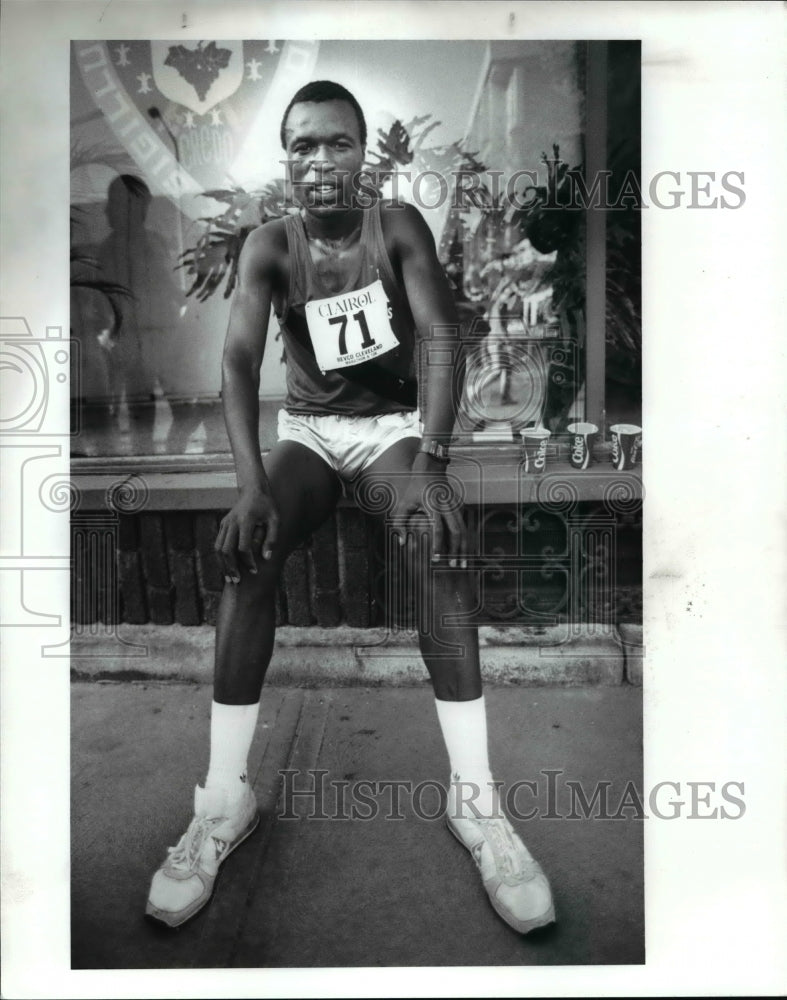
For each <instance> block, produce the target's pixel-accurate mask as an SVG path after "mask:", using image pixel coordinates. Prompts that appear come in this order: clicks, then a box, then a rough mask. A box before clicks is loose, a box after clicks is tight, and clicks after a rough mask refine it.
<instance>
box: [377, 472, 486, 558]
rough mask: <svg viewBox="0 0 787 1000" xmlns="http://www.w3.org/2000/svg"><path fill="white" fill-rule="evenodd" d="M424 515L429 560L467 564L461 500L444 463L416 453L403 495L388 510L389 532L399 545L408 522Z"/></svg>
mask: <svg viewBox="0 0 787 1000" xmlns="http://www.w3.org/2000/svg"><path fill="white" fill-rule="evenodd" d="M418 515H421V517H423V516H426V518H427V519H428V521H429V526H430V529H431V535H432V561H433V562H439V561H441V560H443V559H445V558H447V559H448V560H449V565H450V566H461V567H462V568H463V569H466V568H467V529H466V527H465V522H464V518H463V517H462V503H461V500H460V498H459V497H458V496H457V494H456V490H455V488H454V485H453V483H452V481H451V479H450V477H449V476H447V475H446V470H445V466H444V465H443V464H442V463H438V462H435V461H434V460H432V459H430V458H429V456H427V455H423V454H419V455H417V456H416V459H415V461H414V462H413V467H412V470H411V473H410V479H409V482H408V484H407V488H406V489H405V492H404V495H403V496H402V497H401V498H400V499H399V500H398V502H397V503H396V506H395V507H394V509H393V511H392V512H391V519H392V521H393V525H394V527H393V533H394V536H395V537H396V538H397V539H398V541H399V544H400V545H405V544H406V542H407V534H408V531H410V530H413V528H414V527H415V525H414V524H412V523H411V522H412V521H413V520H415V519H416V518H417V517H418Z"/></svg>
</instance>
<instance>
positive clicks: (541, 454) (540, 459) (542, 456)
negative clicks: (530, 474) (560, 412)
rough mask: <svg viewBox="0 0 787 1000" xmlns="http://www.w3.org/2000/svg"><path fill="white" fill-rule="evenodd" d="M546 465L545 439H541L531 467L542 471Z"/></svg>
mask: <svg viewBox="0 0 787 1000" xmlns="http://www.w3.org/2000/svg"><path fill="white" fill-rule="evenodd" d="M546 464H547V439H546V438H542V439H541V443H540V444H539V446H538V452H537V453H536V457H535V459H534V460H533V465H534V466H535V467H536V468H537V469H543V468H544V466H545V465H546Z"/></svg>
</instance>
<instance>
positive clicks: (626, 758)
mask: <svg viewBox="0 0 787 1000" xmlns="http://www.w3.org/2000/svg"><path fill="white" fill-rule="evenodd" d="M72 693H73V702H72V782H73V788H72V822H71V833H72V966H73V968H75V969H88V968H90V969H100V968H190V967H197V968H233V967H247V968H265V967H267V968H271V967H281V968H284V967H301V968H307V967H335V966H348V967H368V966H487V965H491V966H500V965H506V966H527V965H574V964H597V963H598V964H632V963H642V962H644V958H645V956H644V924H643V883H644V876H643V823H642V821H641V820H637V819H632V818H631V811H630V810H629V811H626V812H623V813H622V814H623V817H624V818H619V819H598V818H592V817H591V818H574V819H568V818H565V817H567V816H568V815H569V814H570V813H571V811H572V802H571V796H570V794H569V786H568V785H567V784H566V782H567V781H575V782H579V783H581V785H582V789H583V791H584V793H585V795H586V797H587V798H590V797H591V794H592V792H593V789H594V788H595V786H596V785H597V783H598V782H600V781H606V782H611V786H610V791H609V812H610V813H611V814H614V813H615V812H616V811H620V812H622V810H619V805H620V802H621V799H622V797H623V796H624V792H625V789H626V786H627V784H628V783H629V782H633V783H634V785H635V786H636V788H637V789H639V790H640V792H641V788H642V750H641V737H642V714H641V689H638V688H635V687H631V686H629V685H625V684H623V685H615V686H604V685H601V686H592V687H573V688H558V687H542V688H532V687H511V686H490V685H487V687H486V697H487V704H488V711H489V724H490V725H489V728H490V743H491V756H492V765H493V770H494V773H495V776H496V778H498V780H501V781H503V782H505V783H506V786H510V785H511V784H512V783H513V782H515V781H517V780H522V779H529V780H531V781H535V782H536V783H537V785H536V791H537V796H534V795H533V794H532V792H531V791H528V790H527V789H523V790H522V794H521V795H520V796H519V797H518V798H517V800H516V804H517V805H518V807H519V809H520V810H521V811H522V813H525V812H527V811H529V810H530V809H532V808H534V807H538V812H539V818H535V819H530V820H524V819H515V826H516V827H517V829H518V830H519V832H520V833H521V835H522V837H523V839H524V840H525V842H526V843H527V844H528V846H529V847H530V849H531V850H532V852H533V854H534V855H535V856H536V857H537V858H538V859H539V860H540V861H541V863H542V865H543V867H544V869H545V870H546V872H547V873H548V874H549V876H550V879H551V882H552V886H553V891H554V895H555V902H556V908H557V916H558V923H557V925H556V926H554V927H552V928H547V929H545V930H543V931H538V932H536V933H535V934H533V935H530V936H528V937H521V936H520V935H518V934H516V933H515V932H514V931H512V930H511V929H510V928H509V927H507V926H506V925H505V924H504V923H503V922H502V921H501V920H500V919H499V918H498V917H497V915H496V914H495V913H494V911H493V910H492V908H491V906H490V905H489V902H488V899H487V897H486V894H485V892H484V890H483V887H482V885H481V881H480V878H479V876H478V873H477V871H476V868H475V866H474V864H473V862H472V859H471V858H470V856H469V854H467V852H465V851H464V850H463V848H462V847H461V846H460V845H459V844H457V843H456V841H455V840H454V839H453V838H452V837H451V835H450V834H449V833H448V831H447V830H446V829H445V826H444V823H443V822H442V820H441V819H438V818H428V817H434V816H436V813H437V812H438V808H439V796H438V794H437V792H436V790H435V788H434V786H431V787H428V786H423V788H422V789H421V792H422V794H421V796H420V798H413V797H412V796H411V795H409V794H407V792H406V791H402V792H401V793H400V795H399V803H398V806H399V808H398V810H397V809H396V808H395V807H396V802H392V791H391V789H390V787H388V789H387V790H381V788H382V787H383V786H378V787H377V788H376V789H375V791H373V792H370V789H369V786H367V787H366V790H365V795H366V797H367V802H368V800H369V798H371V799H372V805H371V806H368V805H367V806H366V807H364V808H361V807H360V805H358V804H359V803H360V802H361V799H360V794H361V793H360V791H359V788H360V786H358V785H356V784H355V783H356V782H360V781H361V780H363V779H366V780H368V781H372V782H374V781H376V782H385V781H397V780H400V779H401V780H409V781H411V782H413V783H415V784H417V783H420V782H425V781H432V782H434V781H438V782H441V783H444V782H445V780H446V778H447V758H446V755H445V750H444V748H443V745H442V740H441V737H440V733H439V729H438V726H437V720H436V713H435V710H434V704H433V699H432V696H431V693H430V692H429V691H428V690H425V689H424V688H419V687H390V686H389V687H380V688H370V687H369V688H364V687H359V686H356V687H349V688H348V687H330V688H327V687H326V688H321V689H302V688H283V687H266V689H265V691H264V697H263V703H262V709H261V712H260V719H259V724H258V729H257V734H256V737H255V741H254V746H253V748H252V755H251V759H250V770H249V774H250V777H251V778H252V780H253V783H254V788H255V791H256V793H257V797H258V800H259V803H260V806H261V809H262V813H263V820H262V823H261V825H260V827H259V829H258V831H257V832H256V833H255V834H254V835H253V836H252V837H251V838H249V840H248V841H247V842H246V843H245V844H243V845H242V846H241V847H240V848H239V849H238V850H237V852H236V853H235V854H233V855H232V856H231V857H230V858H229V859H228V861H227V862H226V863H225V865H224V866H223V868H222V872H221V877H220V878H219V880H218V883H217V889H216V893H215V895H214V898H213V901H212V902H211V903H210V904H209V906H208V907H207V908H206V909H205V910H204V911H203V912H202V913H201V914H199V915H198V916H197V917H196V918H194V920H193V921H191V922H190V923H187V924H185V925H184V926H183V927H182V928H181V929H180V930H178V931H168V930H166V929H164V928H159V927H158V926H156V925H154V924H151V923H149V922H148V921H146V920H145V919H144V917H143V912H144V906H145V900H146V896H147V889H148V885H149V882H150V878H151V875H152V873H153V871H154V869H155V868H156V867H157V866H158V864H159V863H160V862H161V861H162V860H163V858H164V856H165V853H166V851H165V849H166V847H167V845H171V844H174V843H176V842H177V840H178V838H179V837H180V835H181V834H182V833H183V831H184V830H185V828H186V825H187V824H188V821H189V819H190V817H191V813H192V796H193V789H194V785H195V783H197V782H198V781H201V780H202V778H203V777H204V771H205V767H206V764H207V745H208V744H207V741H208V731H209V710H210V700H211V687H210V685H201V684H185V683H162V682H157V681H151V680H147V681H141V682H133V683H117V682H108V681H103V682H97V681H92V682H84V681H76V682H74V684H73V685H72ZM288 769H289V770H291V771H294V772H296V774H294V775H292V776H291V777H290V779H288V780H289V781H290V786H289V787H290V788H292V787H296V788H298V789H305V788H308V787H310V786H313V781H314V777H313V775H312V774H310V773H307V772H310V771H311V770H312V769H323V770H325V771H326V772H327V774H326V776H325V778H324V781H325V786H324V787H325V794H324V797H323V799H322V812H323V815H324V816H326V817H328V818H311V819H310V818H307V817H308V816H309V813H310V812H314V811H316V810H315V807H316V806H318V805H319V802H316V801H315V799H314V798H309V797H308V796H300V797H295V798H293V797H292V796H290V795H289V794H282V783H281V778H280V774H279V772H280V771H283V770H288ZM546 771H552V772H559V773H553V775H552V777H551V778H549V777H548V776H547V775H545V774H544V772H546ZM335 781H343V782H346V783H347V784H346V786H345V793H344V795H345V798H344V802H345V806H344V811H346V812H348V813H349V811H350V809H351V808H352V806H353V803H356V805H358V811H359V812H361V813H362V814H363V815H368V814H369V813H371V812H375V813H376V814H374V815H372V816H371V818H368V819H360V818H358V819H355V820H352V819H341V818H331V817H335V816H336V815H337V814H340V813H341V812H342V811H343V810H342V808H341V802H340V801H339V800H338V799H337V795H338V794H339V793H338V792H337V790H336V786H335V785H332V784H331V782H335ZM550 781H552V782H553V787H554V793H553V792H551V791H550V789H549V787H548V786H549V782H550ZM377 807H379V808H377ZM392 807H393V808H392ZM397 811H398V814H399V816H400V817H401V818H393V815H392V814H395V813H397ZM285 812H289V814H290V815H292V816H294V818H290V819H286V818H282V816H281V815H280V814H282V813H285ZM548 813H551V814H552V816H553V817H554V818H547V815H546V814H548Z"/></svg>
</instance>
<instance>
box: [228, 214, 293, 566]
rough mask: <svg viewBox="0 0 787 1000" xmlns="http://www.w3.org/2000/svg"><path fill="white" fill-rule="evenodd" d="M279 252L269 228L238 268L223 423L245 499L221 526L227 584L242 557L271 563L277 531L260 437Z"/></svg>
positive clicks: (250, 244)
mask: <svg viewBox="0 0 787 1000" xmlns="http://www.w3.org/2000/svg"><path fill="white" fill-rule="evenodd" d="M275 250H276V247H275V242H274V237H273V234H272V233H271V232H266V230H265V228H262V227H261V228H259V229H256V230H254V232H252V233H250V234H249V236H248V238H247V240H246V243H245V245H244V247H243V251H242V253H241V256H240V261H239V264H238V284H237V288H236V290H235V294H234V296H233V299H232V306H231V309H230V320H229V326H228V328H227V336H226V339H225V342H224V354H223V357H222V363H221V375H222V401H223V405H224V420H225V423H226V425H227V433H228V435H229V439H230V445H231V447H232V454H233V457H234V459H235V471H236V475H237V481H238V490H239V494H240V496H239V499H238V501H237V502H236V504H235V506H234V507H233V508H232V510H231V511H230V512H229V514H227V516H226V517H225V518H224V520H223V521H222V523H221V528H220V530H219V535H218V538H217V540H216V550H217V552H218V553H219V555H220V557H221V558H222V560H223V562H224V570H225V575H226V577H227V579H228V580H229V581H231V582H234V583H237V582H238V580H239V579H240V572H239V567H238V562H237V556H238V553H240V555H241V557H242V558H243V560H244V562H245V563H246V565H247V566H248V568H249V570H250V571H251V572H252V573H255V572H256V571H257V565H256V555H257V554H258V553H259V552H260V549H262V556H263V558H265V559H268V558H270V550H271V547H272V546H273V544H274V543H275V541H276V532H277V525H278V514H277V512H276V510H275V507H274V504H273V501H272V499H271V496H270V488H269V484H268V479H267V477H266V475H265V470H264V468H263V465H262V456H261V454H260V435H259V386H260V368H261V367H262V359H263V355H264V353H265V342H266V339H267V334H268V319H269V315H270V307H271V295H272V289H273V280H274V273H275V271H274V267H275V259H276V253H275ZM255 532H256V533H255Z"/></svg>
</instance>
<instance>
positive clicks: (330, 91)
mask: <svg viewBox="0 0 787 1000" xmlns="http://www.w3.org/2000/svg"><path fill="white" fill-rule="evenodd" d="M325 101H344V102H345V103H346V104H349V105H350V107H351V108H352V109H353V111H354V112H355V117H356V120H357V122H358V139H359V142H360V144H361V148H362V149H365V148H366V119H365V118H364V116H363V111H362V110H361V105H360V104H359V103H358V102H357V101H356V99H355V98H354V97H353V95H352V94H351V93H350V91H349V90H348V89H347V88H346V87H343V86H342V85H341V84H340V83H334V82H333V80H313V81H312V82H311V83H307V84H305V85H304V86H303V87H301V89H300V90H299V91H297V92H296V94H295V95H294V97H293V98H292V100H291V101H290V103H289V104H288V105H287V107H286V109H285V111H284V114H283V115H282V119H281V129H280V131H279V138H280V139H281V145H282V149H286V148H287V134H286V130H287V119H288V118H289V116H290V111H291V110H292V108H293V105H295V104H304V103H308V104H322V103H324V102H325Z"/></svg>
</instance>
